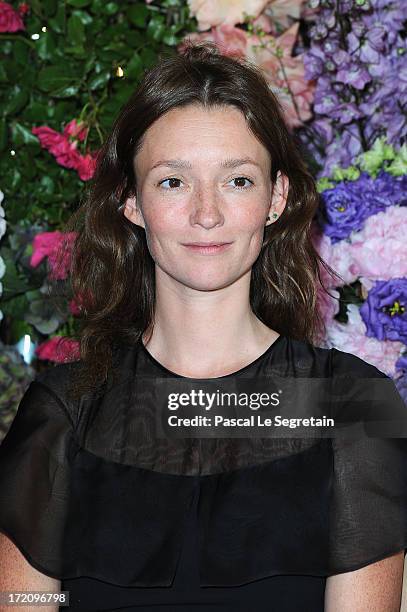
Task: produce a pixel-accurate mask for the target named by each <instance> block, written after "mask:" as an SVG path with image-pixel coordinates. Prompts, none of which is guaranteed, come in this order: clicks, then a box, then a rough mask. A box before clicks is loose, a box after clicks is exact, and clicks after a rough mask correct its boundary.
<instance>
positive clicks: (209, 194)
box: [190, 187, 224, 229]
mask: <svg viewBox="0 0 407 612" xmlns="http://www.w3.org/2000/svg"><path fill="white" fill-rule="evenodd" d="M191 207H192V211H191V214H190V222H191V225H200V226H202V227H204V228H205V229H211V228H212V227H216V226H219V225H223V223H224V216H223V212H222V199H221V196H220V195H219V194H218V193H216V190H215V189H211V188H209V187H208V188H205V189H204V188H201V189H200V191H199V193H197V194H195V195H194V196H193V200H192V203H191Z"/></svg>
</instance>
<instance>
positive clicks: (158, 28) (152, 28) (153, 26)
mask: <svg viewBox="0 0 407 612" xmlns="http://www.w3.org/2000/svg"><path fill="white" fill-rule="evenodd" d="M164 34H165V23H164V17H163V16H162V15H153V17H152V18H151V19H150V21H149V23H148V26H147V35H148V36H149V37H150V38H151V39H152V40H156V41H160V40H161V39H162V37H163V35H164Z"/></svg>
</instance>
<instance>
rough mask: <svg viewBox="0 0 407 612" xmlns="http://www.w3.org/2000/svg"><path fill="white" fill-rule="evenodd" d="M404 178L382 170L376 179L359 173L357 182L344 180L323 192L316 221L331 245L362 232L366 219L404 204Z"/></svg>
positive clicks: (365, 173)
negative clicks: (358, 231) (352, 234)
mask: <svg viewBox="0 0 407 612" xmlns="http://www.w3.org/2000/svg"><path fill="white" fill-rule="evenodd" d="M405 186H406V177H404V176H403V177H393V176H391V175H390V174H388V173H387V172H384V171H381V172H380V173H379V174H378V176H377V178H376V179H373V178H372V177H371V176H369V174H367V172H362V173H361V174H360V176H359V178H358V179H357V180H356V181H343V182H341V183H338V184H337V185H336V186H335V187H334V188H332V189H327V190H325V191H324V192H323V193H322V194H321V195H322V202H323V205H322V207H321V209H319V210H318V212H317V220H318V222H319V224H320V226H321V227H322V229H323V231H324V233H325V234H327V235H328V236H330V238H331V240H332V242H333V243H335V242H338V240H343V239H344V238H347V237H348V236H349V235H350V233H351V232H352V231H357V230H359V229H362V227H363V225H364V222H365V219H367V218H368V217H370V215H374V214H375V213H377V212H379V211H380V210H385V209H386V207H387V206H392V205H397V204H400V203H401V202H405V198H406V195H405V194H404V192H403V189H405Z"/></svg>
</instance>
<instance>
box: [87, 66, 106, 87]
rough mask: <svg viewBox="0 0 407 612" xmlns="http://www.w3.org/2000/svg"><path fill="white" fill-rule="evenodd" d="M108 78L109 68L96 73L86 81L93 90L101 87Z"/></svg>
mask: <svg viewBox="0 0 407 612" xmlns="http://www.w3.org/2000/svg"><path fill="white" fill-rule="evenodd" d="M109 79H110V70H106V71H104V72H101V73H99V74H96V75H95V76H93V77H92V78H91V79H90V80H89V82H88V86H89V89H90V90H91V91H94V90H95V89H99V88H100V87H103V86H104V85H106V83H107V82H108V81H109Z"/></svg>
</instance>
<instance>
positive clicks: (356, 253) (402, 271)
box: [349, 206, 407, 288]
mask: <svg viewBox="0 0 407 612" xmlns="http://www.w3.org/2000/svg"><path fill="white" fill-rule="evenodd" d="M406 226H407V208H406V207H405V206H389V207H388V208H387V209H386V210H385V211H380V212H378V213H376V214H375V215H372V216H371V217H369V218H368V219H366V221H365V225H364V227H363V229H362V230H360V231H359V232H352V234H351V236H350V245H349V251H350V255H351V258H352V263H351V265H350V271H351V272H352V274H354V275H355V276H357V277H361V281H362V282H363V284H365V286H366V288H370V287H369V285H370V284H371V283H372V281H376V280H389V279H391V278H399V277H403V276H407V240H406Z"/></svg>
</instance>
